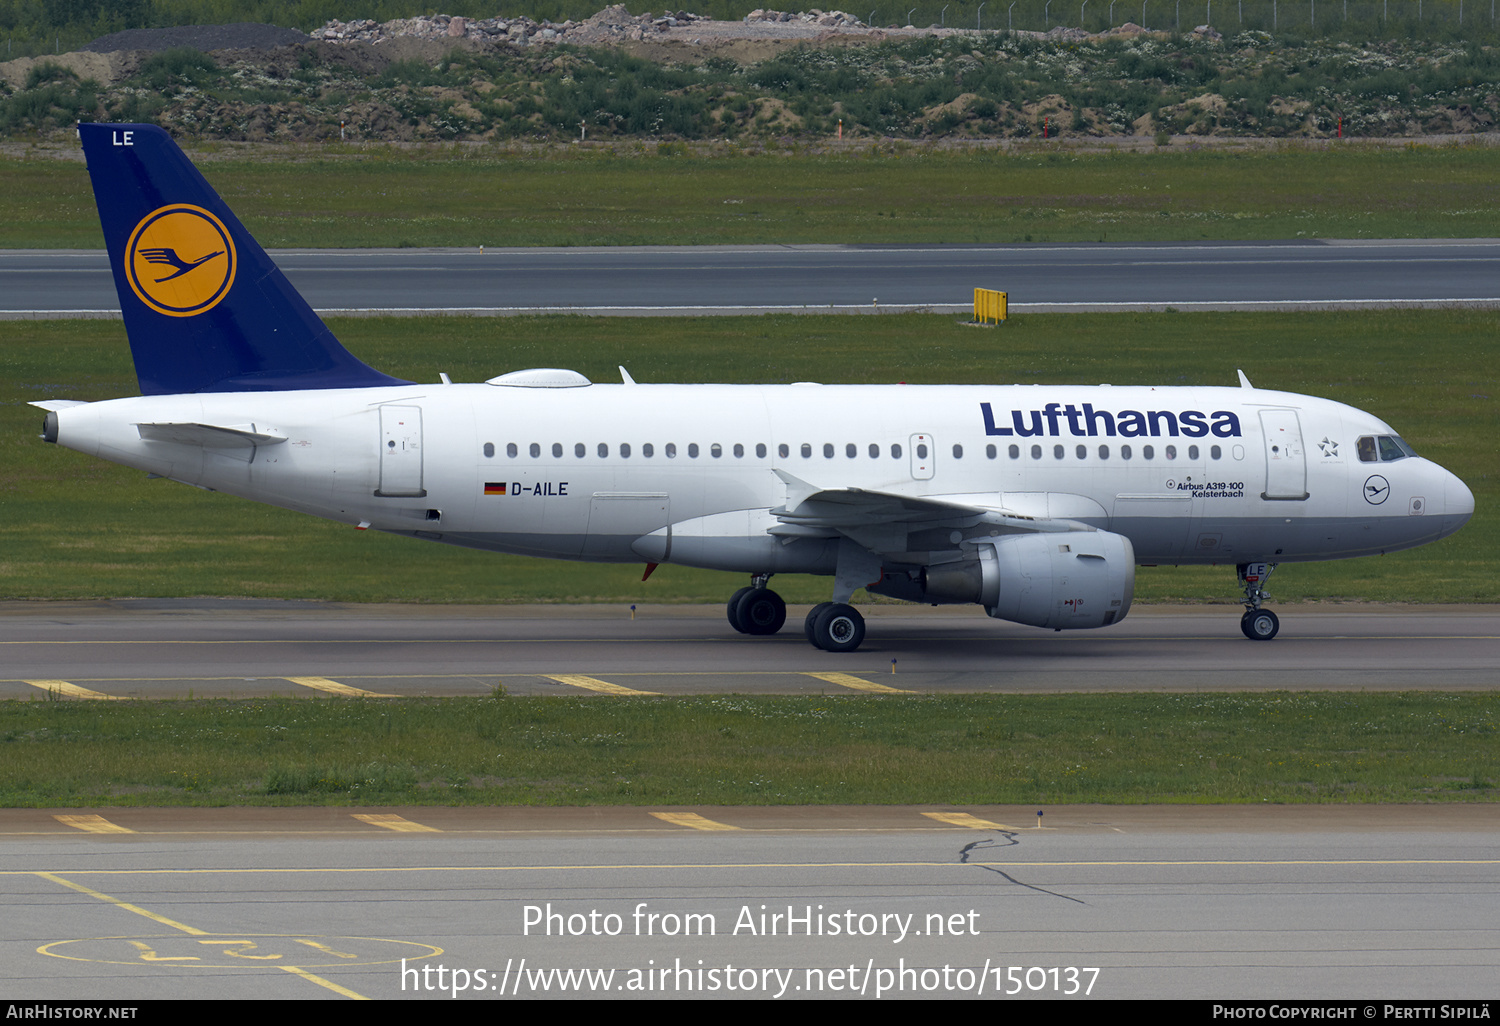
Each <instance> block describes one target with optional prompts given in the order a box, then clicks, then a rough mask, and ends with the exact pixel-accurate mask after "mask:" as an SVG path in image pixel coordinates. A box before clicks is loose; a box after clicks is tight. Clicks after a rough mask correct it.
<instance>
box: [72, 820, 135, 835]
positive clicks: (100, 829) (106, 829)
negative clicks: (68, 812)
mask: <svg viewBox="0 0 1500 1026" xmlns="http://www.w3.org/2000/svg"><path fill="white" fill-rule="evenodd" d="M52 818H53V819H55V820H57V821H58V822H59V823H61V824H62V825H63V826H70V827H77V828H78V829H79V830H86V831H88V832H89V833H91V834H133V833H135V831H134V830H131V829H130V828H129V827H122V826H121V825H120V824H118V823H111V822H110V821H109V820H107V819H105V818H104V817H103V816H53V817H52Z"/></svg>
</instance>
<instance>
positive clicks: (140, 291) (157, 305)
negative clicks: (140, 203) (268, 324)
mask: <svg viewBox="0 0 1500 1026" xmlns="http://www.w3.org/2000/svg"><path fill="white" fill-rule="evenodd" d="M236 266H237V261H236V258H235V252H234V241H233V240H232V239H231V238H230V237H229V229H227V228H225V227H224V222H222V221H220V220H219V219H218V218H217V217H215V216H214V215H213V214H210V213H209V212H208V211H207V210H204V209H203V208H202V207H195V206H193V205H192V204H190V203H174V204H171V205H169V206H165V207H159V208H158V209H156V210H153V211H152V212H151V213H149V214H147V215H146V216H145V217H143V218H141V223H140V224H138V225H136V226H135V231H133V232H131V233H130V241H129V242H128V243H126V245H125V277H126V279H127V280H129V282H130V288H131V291H133V292H134V293H135V294H136V297H137V298H138V299H140V301H141V302H142V303H145V304H146V305H147V306H149V307H150V308H151V309H153V310H155V311H156V312H157V313H160V314H166V315H167V316H168V317H193V316H196V315H197V314H201V313H204V312H206V311H208V310H212V309H213V308H214V307H215V306H217V305H218V303H219V301H220V300H222V299H223V298H224V297H225V296H226V295H228V294H229V288H230V286H231V285H233V284H234V274H235V269H236Z"/></svg>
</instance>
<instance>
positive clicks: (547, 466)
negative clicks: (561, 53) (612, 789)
mask: <svg viewBox="0 0 1500 1026" xmlns="http://www.w3.org/2000/svg"><path fill="white" fill-rule="evenodd" d="M143 424H144V425H148V426H149V425H199V426H202V425H208V426H211V427H210V430H211V429H212V428H215V427H216V428H224V429H230V430H234V431H238V432H241V435H239V436H235V438H236V442H235V444H232V445H222V444H216V443H214V442H213V441H212V439H210V440H209V441H208V442H207V443H205V442H204V440H203V439H202V438H201V437H186V436H183V435H182V429H181V428H177V427H174V428H170V429H164V428H156V429H153V428H150V427H148V428H146V429H142V428H141V427H140V425H143ZM57 433H58V437H57V441H58V442H59V443H60V444H63V445H66V446H69V447H71V448H74V449H78V450H80V451H82V452H86V453H90V454H93V455H97V456H99V457H102V458H104V459H108V460H112V461H114V462H117V463H122V464H126V465H128V466H132V467H137V468H140V469H142V470H145V471H148V472H151V473H155V474H160V475H162V476H164V477H169V478H172V479H175V480H178V481H183V482H186V483H189V484H194V485H199V486H203V487H207V488H212V489H215V490H218V491H222V492H227V493H231V494H234V495H240V496H244V497H246V498H251V499H255V500H257V501H260V502H266V503H271V504H273V505H277V506H283V507H286V508H289V509H294V510H299V511H302V512H305V513H310V514H313V515H315V516H320V517H326V518H328V519H332V520H337V521H343V522H346V523H351V524H357V525H367V526H370V527H373V528H375V529H378V530H383V531H390V532H395V533H401V534H408V535H415V536H420V537H425V538H431V539H433V540H438V541H444V542H449V543H452V544H458V545H465V546H471V547H474V548H481V549H491V550H497V551H505V552H517V553H526V554H531V555H538V556H548V557H554V558H562V559H584V560H597V561H650V562H679V563H688V564H692V565H700V566H707V567H712V568H716V569H723V570H736V571H746V572H751V573H773V572H811V573H833V572H834V566H835V554H834V552H835V549H836V548H837V534H836V532H831V531H825V532H818V531H803V532H801V533H800V534H797V533H795V532H794V533H791V534H788V533H787V532H785V531H782V532H781V533H769V532H771V531H772V529H775V528H777V527H778V524H779V523H780V521H779V520H778V518H777V515H776V512H775V511H778V510H783V509H784V508H785V507H786V506H787V505H788V504H789V501H791V502H795V500H796V495H795V494H794V493H795V492H796V491H797V489H798V488H799V487H800V486H801V485H802V484H805V485H806V486H808V487H807V489H806V490H808V491H812V490H816V489H854V490H862V491H868V492H873V493H881V494H884V495H895V496H909V497H920V498H940V499H944V500H952V501H956V502H960V503H963V504H965V505H968V506H975V507H982V508H984V509H988V510H995V511H1001V512H1004V513H1006V514H1009V515H1012V516H1015V517H1022V518H1032V519H1035V520H1037V521H1052V522H1062V523H1073V524H1078V525H1087V526H1088V527H1092V528H1096V529H1099V530H1104V531H1111V532H1116V533H1118V534H1122V535H1124V536H1126V537H1127V538H1129V540H1130V542H1131V543H1132V545H1133V546H1134V552H1135V558H1136V561H1137V562H1139V563H1143V564H1155V563H1247V562H1255V561H1267V562H1285V561H1295V560H1319V559H1337V558H1344V557H1351V556H1361V555H1368V554H1374V553H1381V552H1388V551H1392V550H1396V549H1402V548H1408V547H1411V546H1414V545H1420V544H1423V543H1425V542H1429V541H1433V540H1435V539H1437V538H1440V537H1443V536H1445V535H1448V534H1451V533H1452V532H1454V531H1456V530H1457V529H1458V528H1459V527H1461V526H1462V525H1463V523H1464V522H1465V521H1467V519H1468V517H1469V515H1470V514H1471V513H1472V511H1473V496H1472V493H1470V492H1469V490H1468V488H1467V487H1466V486H1465V485H1464V484H1463V483H1462V482H1461V481H1460V480H1459V479H1458V478H1456V477H1455V476H1454V475H1452V474H1450V473H1449V472H1448V471H1446V470H1444V469H1443V468H1442V467H1440V466H1438V465H1436V464H1435V463H1432V462H1430V461H1428V460H1426V459H1423V458H1420V457H1416V456H1405V457H1402V458H1397V459H1394V460H1390V461H1386V462H1381V461H1379V460H1374V461H1362V460H1361V459H1360V454H1359V452H1357V448H1356V446H1357V441H1358V439H1360V438H1361V437H1362V436H1386V435H1392V434H1393V432H1392V431H1391V429H1390V428H1389V427H1387V426H1386V425H1385V424H1384V423H1382V422H1381V421H1379V420H1378V419H1376V418H1374V417H1372V416H1370V415H1369V414H1366V413H1363V412H1361V411H1359V410H1356V409H1353V408H1352V407H1349V406H1345V405H1343V404H1340V403H1336V402H1331V401H1328V400H1324V399H1317V398H1311V397H1308V396H1301V395H1294V394H1290V393H1283V392H1273V391H1266V390H1261V389H1252V388H1140V387H1110V386H1097V387H1076V386H1067V387H1064V386H1014V385H1012V386H1003V385H943V386H919V385H887V386H869V385H863V386H848V385H812V384H802V385H640V384H633V383H628V384H623V385H599V384H591V385H584V386H579V387H527V386H514V385H495V384H454V385H411V386H397V387H379V388H351V389H329V390H317V391H293V392H246V393H223V394H215V393H199V394H192V395H173V396H146V397H136V398H128V399H116V400H110V401H105V402H96V403H90V404H87V405H80V406H75V407H70V408H66V409H60V410H59V411H58V432H57ZM252 436H254V437H270V438H273V439H274V441H272V442H269V443H267V444H253V443H252V442H246V441H244V439H245V438H249V437H252ZM879 530H880V527H879V525H878V524H872V525H870V528H869V531H871V532H875V533H874V534H870V533H868V532H867V533H866V534H864V535H863V536H862V537H861V540H862V541H864V542H866V543H869V540H870V539H871V538H878V537H879ZM846 533H847V532H846ZM961 533H962V532H959V531H949V530H943V531H940V532H926V536H924V534H923V532H921V531H919V530H912V529H910V526H909V525H908V533H907V534H906V535H905V536H904V537H902V538H890V539H887V541H888V542H889V544H885V545H882V544H869V547H871V548H872V549H873V550H875V551H881V552H885V553H886V554H887V555H886V559H887V561H895V562H910V563H912V564H917V563H923V564H925V563H928V562H942V561H943V559H944V557H943V556H942V551H943V550H944V549H945V547H949V546H952V545H956V544H958V543H959V541H960V540H961V539H960V537H959V536H960V534H961Z"/></svg>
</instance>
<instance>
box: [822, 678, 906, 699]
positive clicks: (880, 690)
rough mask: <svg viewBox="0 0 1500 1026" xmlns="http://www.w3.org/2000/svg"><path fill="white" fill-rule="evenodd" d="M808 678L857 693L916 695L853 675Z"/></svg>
mask: <svg viewBox="0 0 1500 1026" xmlns="http://www.w3.org/2000/svg"><path fill="white" fill-rule="evenodd" d="M807 676H809V677H816V678H817V679H818V680H822V681H827V682H828V683H829V684H838V685H839V686H840V687H846V688H853V689H854V690H855V691H873V692H875V693H876V694H881V695H915V694H916V692H915V691H903V690H901V689H900V688H888V687H886V686H885V685H884V684H872V683H870V682H869V681H867V680H861V679H860V678H859V677H856V676H854V675H853V674H852V673H809V674H808V675H807Z"/></svg>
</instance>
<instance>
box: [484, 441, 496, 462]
mask: <svg viewBox="0 0 1500 1026" xmlns="http://www.w3.org/2000/svg"><path fill="white" fill-rule="evenodd" d="M484 455H485V458H486V459H493V458H494V456H495V443H494V442H485V443H484Z"/></svg>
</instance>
